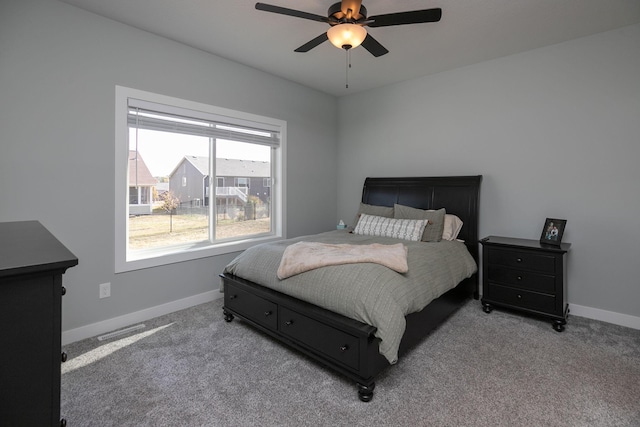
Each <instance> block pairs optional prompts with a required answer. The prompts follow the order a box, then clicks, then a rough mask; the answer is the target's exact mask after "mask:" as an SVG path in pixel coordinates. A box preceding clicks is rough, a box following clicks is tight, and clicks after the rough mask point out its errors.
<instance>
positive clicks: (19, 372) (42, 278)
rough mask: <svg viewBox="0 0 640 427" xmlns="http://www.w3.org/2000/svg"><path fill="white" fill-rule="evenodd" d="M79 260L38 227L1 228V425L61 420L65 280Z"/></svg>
mask: <svg viewBox="0 0 640 427" xmlns="http://www.w3.org/2000/svg"><path fill="white" fill-rule="evenodd" d="M77 264H78V259H77V258H76V257H75V255H73V254H72V253H71V252H70V251H69V250H68V249H67V248H66V247H65V246H64V245H63V244H62V243H60V242H59V241H58V240H57V239H56V238H55V237H54V236H53V235H52V234H51V233H49V231H47V229H46V228H44V226H42V224H40V223H39V222H38V221H19V222H4V223H0V328H1V329H0V348H1V349H2V352H1V353H0V405H1V408H0V425H1V426H57V425H65V424H66V422H65V420H61V419H60V363H61V362H62V361H64V360H65V359H66V355H64V354H63V353H61V334H62V332H61V311H62V307H61V306H62V295H64V293H65V289H64V288H63V286H62V274H63V273H64V272H65V271H66V270H67V269H68V268H69V267H73V266H74V265H77Z"/></svg>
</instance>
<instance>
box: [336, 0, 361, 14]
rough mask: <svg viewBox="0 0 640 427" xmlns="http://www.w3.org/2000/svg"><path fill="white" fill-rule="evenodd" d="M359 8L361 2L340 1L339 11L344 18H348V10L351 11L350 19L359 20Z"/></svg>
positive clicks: (355, 0)
mask: <svg viewBox="0 0 640 427" xmlns="http://www.w3.org/2000/svg"><path fill="white" fill-rule="evenodd" d="M360 6H362V0H342V5H341V6H340V10H342V13H344V15H345V16H348V15H349V13H348V12H349V9H351V17H350V18H353V19H360Z"/></svg>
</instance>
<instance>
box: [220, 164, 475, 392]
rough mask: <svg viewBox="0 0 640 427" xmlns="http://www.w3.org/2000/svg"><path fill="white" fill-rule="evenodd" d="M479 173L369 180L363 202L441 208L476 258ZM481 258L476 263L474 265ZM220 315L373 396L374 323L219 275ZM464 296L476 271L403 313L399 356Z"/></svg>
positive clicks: (383, 363)
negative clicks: (423, 304) (453, 219)
mask: <svg viewBox="0 0 640 427" xmlns="http://www.w3.org/2000/svg"><path fill="white" fill-rule="evenodd" d="M481 181H482V176H481V175H477V176H455V177H416V178H367V179H366V180H365V183H364V188H363V192H362V202H363V203H366V204H370V205H378V206H393V205H394V204H395V203H397V204H401V205H406V206H412V207H415V208H419V209H440V208H443V207H444V208H445V209H446V211H447V213H450V214H455V215H457V216H458V217H459V218H460V219H461V220H462V221H463V222H464V226H463V228H462V230H461V232H460V235H459V236H458V238H459V239H462V240H464V241H465V244H466V246H467V248H468V250H469V252H470V253H471V255H472V256H473V258H474V259H475V260H476V263H478V207H479V206H478V203H479V196H480V182H481ZM478 264H479V263H478ZM221 277H222V281H223V285H224V290H225V295H224V307H223V312H224V316H225V320H226V321H227V322H231V321H232V320H233V318H234V316H238V317H240V318H242V319H243V320H245V321H247V322H248V323H250V324H251V325H253V326H254V327H256V328H258V329H260V330H261V331H263V332H265V333H267V334H268V335H270V336H272V337H274V338H276V339H278V340H279V341H281V342H283V343H285V344H287V345H289V346H291V347H293V348H295V349H297V350H299V351H300V352H302V353H304V354H305V355H307V356H309V357H311V358H313V359H315V360H316V361H318V362H320V363H322V364H324V365H326V366H328V367H329V368H331V369H333V370H334V371H336V372H338V373H340V374H342V375H345V376H346V377H348V378H350V379H352V380H353V381H355V382H356V383H357V387H358V397H359V398H360V400H362V401H364V402H368V401H370V400H371V399H372V398H373V390H374V388H375V378H376V376H377V375H378V374H380V372H382V371H383V370H384V369H385V368H387V367H388V366H390V364H389V362H388V361H387V359H386V358H384V357H383V356H382V355H380V353H379V351H378V344H379V341H380V340H379V339H378V338H376V337H375V336H374V333H375V331H376V328H375V327H373V326H370V325H366V324H364V323H361V322H358V321H356V320H353V319H350V318H347V317H345V316H342V315H339V314H337V313H334V312H331V311H329V310H325V309H323V308H321V307H318V306H315V305H313V304H309V303H307V302H304V301H301V300H299V299H296V298H293V297H290V296H288V295H285V294H282V293H280V292H277V291H274V290H272V289H269V288H267V287H264V286H261V285H259V284H256V283H253V282H250V281H248V280H245V279H242V278H240V277H237V276H233V275H229V274H222V275H221ZM470 297H473V298H475V299H478V274H477V273H476V274H474V275H473V276H472V277H470V278H468V279H465V280H464V281H462V282H460V283H459V284H458V286H456V287H455V288H454V289H451V290H450V291H448V292H447V293H445V294H443V295H442V296H440V297H439V298H437V299H435V300H433V301H432V302H431V303H430V304H429V305H428V306H426V307H425V308H424V309H423V310H421V311H419V312H416V313H411V314H409V315H407V316H406V320H407V327H406V330H405V333H404V335H403V337H402V341H401V343H400V351H399V354H400V355H402V354H404V353H405V352H406V351H408V350H409V349H410V348H411V347H413V346H414V345H416V344H417V343H418V342H420V341H421V340H423V339H424V338H425V336H427V335H428V334H429V333H430V332H431V331H432V330H433V329H435V328H436V327H437V326H438V325H440V324H441V323H442V322H444V321H445V319H446V318H447V317H449V316H450V315H451V314H452V313H454V312H455V311H456V310H457V309H458V308H459V307H460V306H462V305H463V304H464V303H465V302H466V301H467V300H468V299H469V298H470Z"/></svg>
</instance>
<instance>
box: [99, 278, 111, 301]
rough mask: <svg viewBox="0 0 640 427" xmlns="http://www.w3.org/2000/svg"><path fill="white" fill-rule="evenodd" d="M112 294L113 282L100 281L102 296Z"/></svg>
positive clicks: (106, 296) (105, 296)
mask: <svg viewBox="0 0 640 427" xmlns="http://www.w3.org/2000/svg"><path fill="white" fill-rule="evenodd" d="M110 296H111V283H108V282H107V283H100V298H108V297H110Z"/></svg>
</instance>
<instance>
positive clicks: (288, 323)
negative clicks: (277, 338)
mask: <svg viewBox="0 0 640 427" xmlns="http://www.w3.org/2000/svg"><path fill="white" fill-rule="evenodd" d="M284 324H285V325H287V326H291V325H293V320H287V321H286V322H284Z"/></svg>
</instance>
